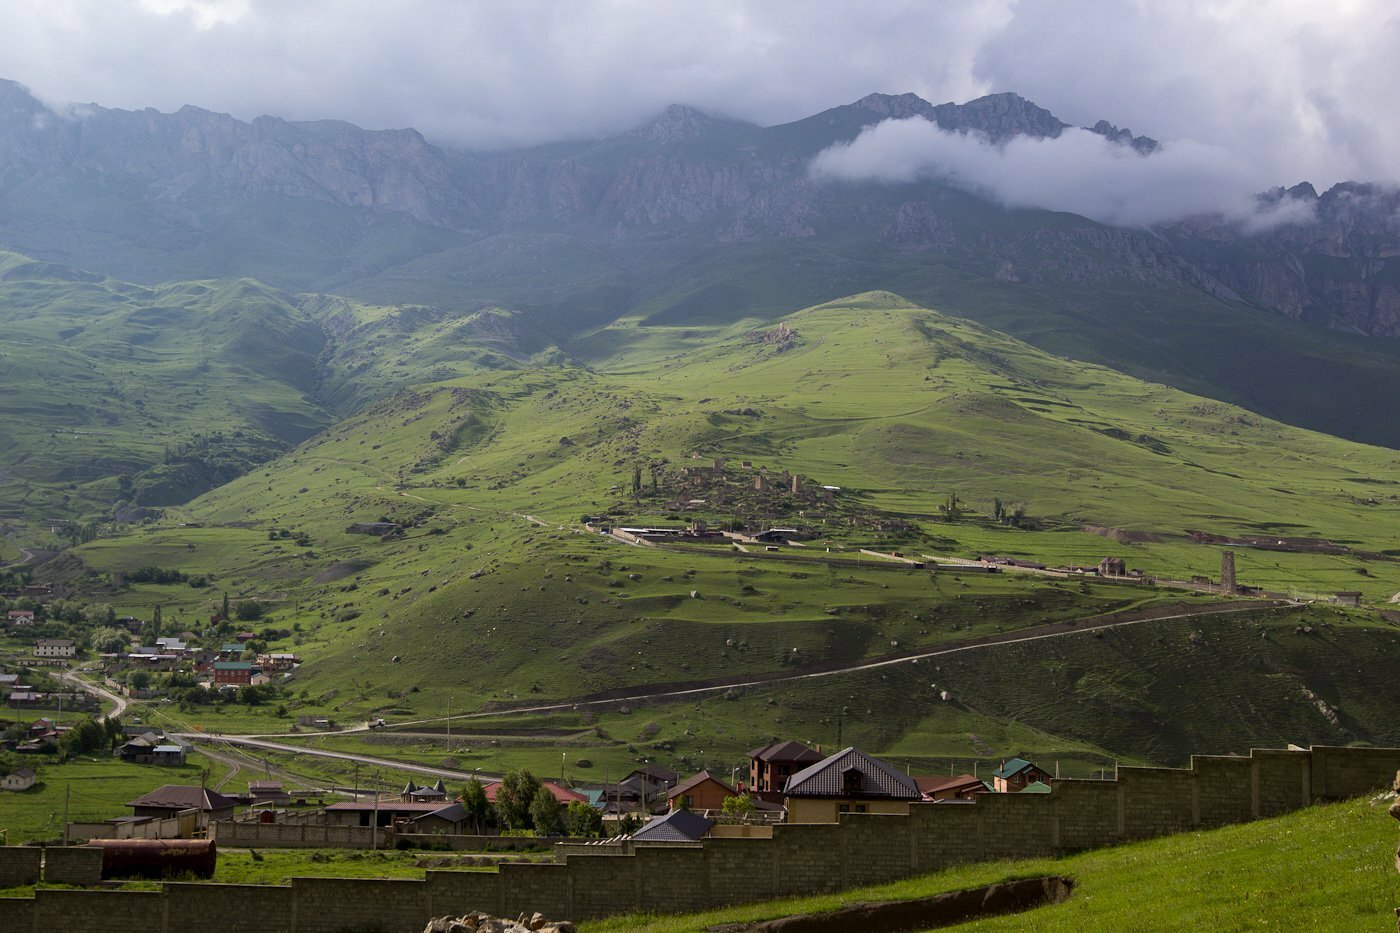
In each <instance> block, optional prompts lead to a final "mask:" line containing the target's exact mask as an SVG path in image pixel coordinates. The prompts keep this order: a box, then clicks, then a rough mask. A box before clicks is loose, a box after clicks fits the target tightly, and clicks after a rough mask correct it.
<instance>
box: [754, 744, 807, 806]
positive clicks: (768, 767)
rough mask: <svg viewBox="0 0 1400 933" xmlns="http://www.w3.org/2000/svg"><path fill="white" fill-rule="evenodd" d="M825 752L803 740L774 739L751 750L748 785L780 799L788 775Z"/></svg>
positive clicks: (756, 791) (758, 791)
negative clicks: (782, 740)
mask: <svg viewBox="0 0 1400 933" xmlns="http://www.w3.org/2000/svg"><path fill="white" fill-rule="evenodd" d="M823 757H824V756H823V755H822V753H821V752H819V751H815V750H814V749H810V748H808V747H807V746H805V745H803V744H802V743H801V742H792V741H787V742H774V743H773V744H772V745H765V746H764V747H763V748H755V749H754V750H753V751H751V752H749V786H748V790H750V791H752V792H753V793H755V794H769V795H772V796H773V797H774V798H775V799H781V797H782V793H783V787H784V786H785V785H786V784H787V779H788V778H789V777H790V776H792V775H794V774H796V773H797V772H799V771H801V770H802V769H803V768H805V767H807V766H808V765H814V764H816V763H817V762H819V761H821V760H822V758H823Z"/></svg>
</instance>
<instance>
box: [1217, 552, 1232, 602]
mask: <svg viewBox="0 0 1400 933" xmlns="http://www.w3.org/2000/svg"><path fill="white" fill-rule="evenodd" d="M1220 588H1221V589H1222V590H1224V591H1225V592H1226V593H1233V592H1235V552H1234V551H1221V552H1220Z"/></svg>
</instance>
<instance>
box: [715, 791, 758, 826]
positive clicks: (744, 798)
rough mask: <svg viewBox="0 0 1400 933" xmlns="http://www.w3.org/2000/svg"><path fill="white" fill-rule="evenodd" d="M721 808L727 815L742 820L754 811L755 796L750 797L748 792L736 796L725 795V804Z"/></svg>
mask: <svg viewBox="0 0 1400 933" xmlns="http://www.w3.org/2000/svg"><path fill="white" fill-rule="evenodd" d="M721 809H722V810H723V811H724V815H725V816H728V817H733V818H734V819H739V820H742V819H744V818H745V817H747V816H748V815H749V814H751V813H753V811H754V805H753V798H752V797H750V796H749V795H748V794H739V795H737V796H735V797H725V798H724V804H723V806H722V807H721Z"/></svg>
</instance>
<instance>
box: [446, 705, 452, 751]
mask: <svg viewBox="0 0 1400 933" xmlns="http://www.w3.org/2000/svg"><path fill="white" fill-rule="evenodd" d="M446 719H447V741H449V742H451V741H452V697H450V696H449V697H448V698H447V716H446Z"/></svg>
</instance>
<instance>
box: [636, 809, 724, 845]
mask: <svg viewBox="0 0 1400 933" xmlns="http://www.w3.org/2000/svg"><path fill="white" fill-rule="evenodd" d="M714 825H715V821H714V820H711V819H706V818H705V817H703V816H701V815H700V814H699V813H695V812H693V811H691V810H672V811H671V812H670V813H668V814H666V815H665V816H656V817H652V818H651V820H649V821H648V822H647V824H646V825H645V826H643V827H642V828H641V829H639V830H637V831H636V832H634V833H633V834H632V838H633V839H636V840H637V841H638V842H699V841H700V840H701V839H703V838H705V836H706V835H708V834H709V832H710V829H711V828H712V827H713V826H714Z"/></svg>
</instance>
